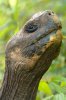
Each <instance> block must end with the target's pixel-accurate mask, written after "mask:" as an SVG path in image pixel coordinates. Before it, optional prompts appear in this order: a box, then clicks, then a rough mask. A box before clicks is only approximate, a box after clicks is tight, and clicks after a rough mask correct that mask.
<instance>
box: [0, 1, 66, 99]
mask: <svg viewBox="0 0 66 100" xmlns="http://www.w3.org/2000/svg"><path fill="white" fill-rule="evenodd" d="M47 9H49V10H52V11H54V12H56V13H57V14H58V16H59V18H60V20H61V21H62V26H63V29H62V33H63V35H64V37H63V38H64V40H63V42H62V47H61V52H60V55H59V57H58V58H57V59H56V60H54V61H53V63H52V65H51V67H50V69H49V70H48V71H47V73H46V74H45V75H44V77H43V78H42V80H41V82H40V84H39V87H38V93H37V98H36V100H66V78H65V76H66V39H65V38H66V36H65V34H66V0H0V84H1V83H2V79H3V75H4V67H5V62H4V61H5V59H4V58H5V57H4V56H5V53H4V52H5V45H6V42H7V41H8V40H9V38H10V37H12V35H13V34H15V33H17V32H18V31H19V30H20V28H21V27H22V26H23V24H24V23H25V22H26V20H27V19H29V18H30V17H31V16H32V15H33V14H34V13H36V12H38V11H42V10H47Z"/></svg>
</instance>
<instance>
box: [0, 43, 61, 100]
mask: <svg viewBox="0 0 66 100" xmlns="http://www.w3.org/2000/svg"><path fill="white" fill-rule="evenodd" d="M59 46H60V45H59ZM49 49H50V48H49ZM56 52H57V54H56ZM58 52H59V49H58V48H54V51H53V53H54V55H55V56H54V55H53V56H51V55H52V50H50V51H49V52H48V51H46V52H45V54H44V55H42V57H41V59H39V61H38V62H39V63H37V64H36V65H35V67H34V69H32V70H30V71H28V70H27V69H26V70H25V69H21V68H22V65H20V64H18V67H17V70H14V69H12V67H14V66H15V65H14V66H11V65H10V67H11V68H10V67H9V62H8V61H6V63H7V65H8V66H7V69H6V72H5V78H4V82H3V86H2V90H1V97H0V100H35V98H36V93H37V88H38V85H39V81H40V79H41V77H42V76H43V74H44V73H45V72H46V71H47V70H48V68H49V66H50V64H51V62H52V60H53V59H54V58H55V57H56V55H58ZM49 57H50V59H49ZM24 67H25V66H24Z"/></svg>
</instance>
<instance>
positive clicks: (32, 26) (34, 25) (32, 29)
mask: <svg viewBox="0 0 66 100" xmlns="http://www.w3.org/2000/svg"><path fill="white" fill-rule="evenodd" d="M37 29H38V24H37V23H35V22H32V21H30V22H28V23H26V25H25V26H24V31H25V32H27V33H33V32H35V31H36V30H37Z"/></svg>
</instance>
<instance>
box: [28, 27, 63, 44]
mask: <svg viewBox="0 0 66 100" xmlns="http://www.w3.org/2000/svg"><path fill="white" fill-rule="evenodd" d="M61 29H62V26H61V25H60V26H58V27H57V28H53V29H49V30H47V31H45V33H44V34H42V35H40V36H39V37H37V38H36V39H35V40H33V41H32V43H31V44H30V45H34V44H37V43H38V44H39V45H45V44H46V43H47V42H48V41H49V40H50V36H52V35H56V32H57V31H58V30H61Z"/></svg>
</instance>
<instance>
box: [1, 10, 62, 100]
mask: <svg viewBox="0 0 66 100" xmlns="http://www.w3.org/2000/svg"><path fill="white" fill-rule="evenodd" d="M61 27H62V26H61V22H60V21H59V19H58V17H57V15H56V14H54V12H52V11H43V12H39V13H37V14H35V15H34V16H33V17H32V18H31V19H30V20H29V21H28V22H27V23H26V24H25V25H24V27H23V28H22V29H21V30H20V32H19V33H17V34H16V35H15V36H13V37H12V38H11V39H10V40H9V42H8V43H7V46H6V70H5V76H4V81H3V86H2V90H1V99H0V100H35V97H36V92H37V87H38V84H39V81H40V79H41V77H42V76H43V74H44V73H45V72H46V71H47V70H48V68H49V66H50V64H51V62H52V60H53V59H54V58H56V57H57V56H58V54H59V51H60V46H61V42H62V34H61ZM6 91H7V93H6Z"/></svg>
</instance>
